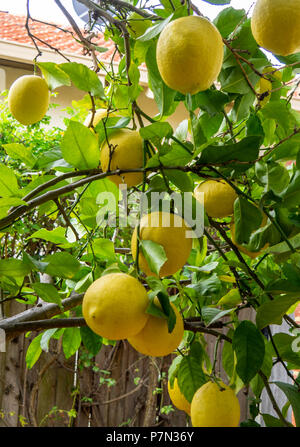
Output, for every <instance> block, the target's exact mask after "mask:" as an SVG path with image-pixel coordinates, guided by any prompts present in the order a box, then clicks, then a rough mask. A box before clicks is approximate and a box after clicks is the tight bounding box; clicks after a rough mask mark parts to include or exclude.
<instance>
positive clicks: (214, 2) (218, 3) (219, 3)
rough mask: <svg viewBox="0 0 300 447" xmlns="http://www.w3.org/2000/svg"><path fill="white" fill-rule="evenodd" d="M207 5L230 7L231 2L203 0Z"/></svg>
mask: <svg viewBox="0 0 300 447" xmlns="http://www.w3.org/2000/svg"><path fill="white" fill-rule="evenodd" d="M203 1H205V2H206V3H210V4H211V5H228V4H229V3H230V2H231V0H203Z"/></svg>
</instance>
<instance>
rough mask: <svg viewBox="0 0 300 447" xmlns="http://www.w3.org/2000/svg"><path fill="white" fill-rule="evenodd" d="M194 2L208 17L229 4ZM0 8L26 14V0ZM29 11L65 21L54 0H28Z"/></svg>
mask: <svg viewBox="0 0 300 447" xmlns="http://www.w3.org/2000/svg"><path fill="white" fill-rule="evenodd" d="M254 3H255V2H254V0H231V6H233V7H234V8H237V9H242V8H244V9H245V10H247V11H248V10H249V9H250V7H251V6H252V5H253V4H254ZM62 4H63V5H64V6H65V7H66V8H67V9H68V10H69V11H71V12H73V11H74V10H73V7H72V0H62ZM194 4H195V5H196V6H197V7H198V8H199V9H200V10H201V12H202V13H203V14H204V15H206V16H207V17H209V18H210V19H214V18H215V17H216V15H218V13H219V12H220V11H221V10H222V9H224V8H227V7H228V6H229V5H225V6H215V5H210V4H208V3H206V2H205V1H202V0H194ZM0 10H1V11H8V12H10V13H12V14H23V15H26V0H0ZM30 13H31V15H32V16H33V17H34V18H36V19H40V20H45V21H48V22H51V21H53V22H54V23H56V24H60V23H65V22H66V20H65V17H64V16H63V14H62V13H61V11H60V9H59V8H58V7H57V6H56V4H55V2H54V0H30ZM72 15H73V14H72Z"/></svg>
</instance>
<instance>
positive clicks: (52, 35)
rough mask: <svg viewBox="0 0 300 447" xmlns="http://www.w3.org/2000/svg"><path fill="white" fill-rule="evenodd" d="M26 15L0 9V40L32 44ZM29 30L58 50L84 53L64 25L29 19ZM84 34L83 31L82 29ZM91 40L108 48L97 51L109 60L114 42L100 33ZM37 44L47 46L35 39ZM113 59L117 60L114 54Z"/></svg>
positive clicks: (68, 28)
mask: <svg viewBox="0 0 300 447" xmlns="http://www.w3.org/2000/svg"><path fill="white" fill-rule="evenodd" d="M25 23H26V17H25V16H20V15H13V14H9V13H7V12H1V11H0V40H1V39H2V40H7V41H9V42H19V43H23V44H27V45H31V46H34V45H33V42H32V39H31V38H30V36H29V35H28V33H27V30H26V28H25ZM56 26H59V27H61V28H62V29H65V30H66V32H64V31H62V30H61V29H58V28H56ZM29 27H30V31H31V33H32V34H34V36H36V37H37V38H38V39H41V40H42V41H46V42H47V43H48V44H50V45H51V46H53V47H55V48H57V49H58V50H59V51H61V52H62V53H63V52H66V53H71V54H81V55H82V54H84V49H83V47H82V45H81V44H80V43H78V42H77V41H76V40H75V38H74V37H73V35H72V34H71V32H70V31H71V30H72V29H71V28H70V27H66V26H65V25H58V24H53V26H51V25H50V24H46V23H41V22H36V21H33V20H29ZM82 33H83V34H84V33H85V31H84V30H82ZM92 42H93V43H95V44H96V45H98V46H101V47H105V48H108V50H107V51H106V52H105V53H97V55H98V57H99V59H101V60H109V59H110V57H111V55H112V54H113V52H114V50H115V46H114V43H113V42H112V41H111V40H105V39H104V36H103V34H102V33H100V32H99V33H98V35H97V36H95V37H94V38H93V39H92ZM37 45H38V46H39V47H40V48H47V47H48V46H47V45H46V44H45V43H43V42H41V41H39V40H37ZM115 60H116V61H117V60H118V55H116V57H115Z"/></svg>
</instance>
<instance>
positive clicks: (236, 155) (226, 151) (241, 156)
mask: <svg viewBox="0 0 300 447" xmlns="http://www.w3.org/2000/svg"><path fill="white" fill-rule="evenodd" d="M260 143H261V138H260V137H258V136H251V137H246V138H244V139H243V140H241V141H239V142H238V143H234V144H226V145H223V146H212V145H211V146H207V147H206V148H205V149H204V150H203V151H202V152H201V157H200V163H204V164H208V163H223V162H228V161H232V164H234V161H235V160H239V161H249V162H250V161H254V160H256V159H257V157H258V153H259V147H260ZM229 166H230V164H229ZM249 166H250V165H249Z"/></svg>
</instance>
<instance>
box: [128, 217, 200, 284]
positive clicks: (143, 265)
mask: <svg viewBox="0 0 300 447" xmlns="http://www.w3.org/2000/svg"><path fill="white" fill-rule="evenodd" d="M186 232H191V228H190V227H188V225H187V224H186V223H185V221H184V219H182V217H181V216H178V215H177V214H172V213H167V212H161V211H155V212H153V213H150V214H145V215H144V216H143V217H142V219H141V221H140V232H139V238H140V240H150V241H153V242H156V243H157V244H159V245H162V246H163V248H164V250H165V253H166V257H167V260H166V262H165V263H164V264H163V265H162V267H161V269H160V272H159V276H160V277H164V276H169V275H173V274H174V273H176V272H177V271H178V270H180V269H181V268H182V267H183V266H184V264H185V263H186V261H187V259H188V257H189V255H190V252H191V249H192V241H193V239H192V238H189V237H187V234H186ZM131 252H132V256H133V259H135V258H136V252H137V227H136V228H135V229H134V232H133V234H132V239H131ZM138 261H139V267H140V269H141V270H142V271H143V272H144V273H146V275H147V276H155V273H154V272H152V271H151V270H150V267H149V265H148V263H147V261H146V259H145V257H144V255H143V253H142V250H141V248H140V249H139V259H138Z"/></svg>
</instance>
